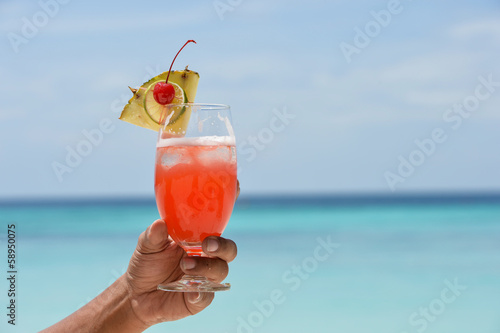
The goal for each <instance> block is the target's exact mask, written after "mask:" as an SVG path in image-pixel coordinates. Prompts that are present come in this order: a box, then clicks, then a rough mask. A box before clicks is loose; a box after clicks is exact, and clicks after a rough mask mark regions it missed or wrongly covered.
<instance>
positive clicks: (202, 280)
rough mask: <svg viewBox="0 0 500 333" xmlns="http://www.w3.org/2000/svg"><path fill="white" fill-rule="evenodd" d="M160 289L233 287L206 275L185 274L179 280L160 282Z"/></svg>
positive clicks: (194, 289) (200, 289)
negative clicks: (209, 278)
mask: <svg viewBox="0 0 500 333" xmlns="http://www.w3.org/2000/svg"><path fill="white" fill-rule="evenodd" d="M158 289H159V290H163V291H177V292H201V293H203V292H215V291H226V290H229V289H231V285H230V284H229V283H215V282H212V281H210V280H208V279H207V278H206V277H204V276H194V275H184V276H183V277H182V279H180V280H179V281H175V282H171V283H167V284H160V285H159V286H158Z"/></svg>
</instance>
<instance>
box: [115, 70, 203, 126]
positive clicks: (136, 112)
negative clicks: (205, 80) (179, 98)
mask: <svg viewBox="0 0 500 333" xmlns="http://www.w3.org/2000/svg"><path fill="white" fill-rule="evenodd" d="M167 74H168V72H163V73H161V74H160V75H157V76H155V77H154V78H152V79H151V80H149V81H148V82H146V83H144V84H143V85H142V86H141V87H140V88H139V89H132V88H131V90H132V92H133V93H134V96H132V98H131V99H130V100H129V101H128V104H127V105H125V108H124V109H123V111H122V114H121V115H120V119H121V120H123V121H126V122H129V123H131V124H134V125H137V126H141V127H144V128H149V129H150V130H153V131H159V130H160V127H161V125H160V124H158V123H157V122H155V121H153V120H152V119H151V117H149V116H148V114H147V113H146V110H144V106H143V100H144V94H145V92H146V90H147V89H148V87H149V86H150V85H151V84H153V83H155V82H157V81H162V80H163V81H165V80H166V79H167ZM199 79H200V75H199V74H198V73H197V72H195V71H192V70H189V69H188V68H187V67H186V68H185V69H184V70H182V71H172V72H171V73H170V77H169V78H168V81H169V82H174V83H177V84H178V85H179V86H180V87H181V88H182V89H183V90H184V93H185V94H186V97H187V101H188V103H193V102H194V98H195V96H196V90H197V88H198V80H199ZM189 116H190V114H188V112H186V113H185V114H183V115H182V116H180V117H179V119H178V120H177V121H176V123H179V122H180V123H186V125H187V122H184V121H183V120H188V119H189ZM184 118H186V119H184Z"/></svg>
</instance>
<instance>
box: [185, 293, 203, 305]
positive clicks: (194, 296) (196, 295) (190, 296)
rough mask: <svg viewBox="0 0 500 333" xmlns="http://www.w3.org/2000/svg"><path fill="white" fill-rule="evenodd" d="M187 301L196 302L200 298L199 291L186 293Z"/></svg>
mask: <svg viewBox="0 0 500 333" xmlns="http://www.w3.org/2000/svg"><path fill="white" fill-rule="evenodd" d="M187 298H188V301H189V303H192V304H196V303H198V302H199V301H200V300H201V294H200V293H188V295H187Z"/></svg>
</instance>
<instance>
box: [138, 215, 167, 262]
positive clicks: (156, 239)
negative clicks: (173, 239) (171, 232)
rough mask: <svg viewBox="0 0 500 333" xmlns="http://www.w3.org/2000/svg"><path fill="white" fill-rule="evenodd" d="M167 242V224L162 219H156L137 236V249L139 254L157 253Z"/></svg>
mask: <svg viewBox="0 0 500 333" xmlns="http://www.w3.org/2000/svg"><path fill="white" fill-rule="evenodd" d="M169 243H170V240H169V238H168V233H167V225H166V224H165V222H163V221H162V220H156V221H154V222H153V224H151V225H150V226H149V227H148V228H147V229H146V231H144V232H143V233H142V234H141V235H140V236H139V241H138V242H137V251H139V252H140V253H141V254H151V253H158V252H161V251H163V250H164V249H165V248H166V247H167V246H168V244H169Z"/></svg>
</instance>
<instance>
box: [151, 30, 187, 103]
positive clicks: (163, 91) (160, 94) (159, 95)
mask: <svg viewBox="0 0 500 333" xmlns="http://www.w3.org/2000/svg"><path fill="white" fill-rule="evenodd" d="M189 43H195V44H196V42H195V41H194V40H192V39H190V40H188V41H187V42H186V43H185V44H184V45H182V47H181V48H180V50H179V51H177V54H176V55H175V57H174V60H172V63H171V64H170V68H169V69H168V75H167V79H166V80H165V82H158V83H157V84H156V85H155V87H154V90H153V96H154V99H155V101H156V102H157V103H158V104H161V105H166V104H170V103H173V100H174V98H175V90H174V87H173V86H172V85H171V84H170V83H168V77H169V76H170V71H171V70H172V66H173V65H174V62H175V59H177V56H178V55H179V53H181V51H182V49H183V48H184V47H186V45H188V44H189Z"/></svg>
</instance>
